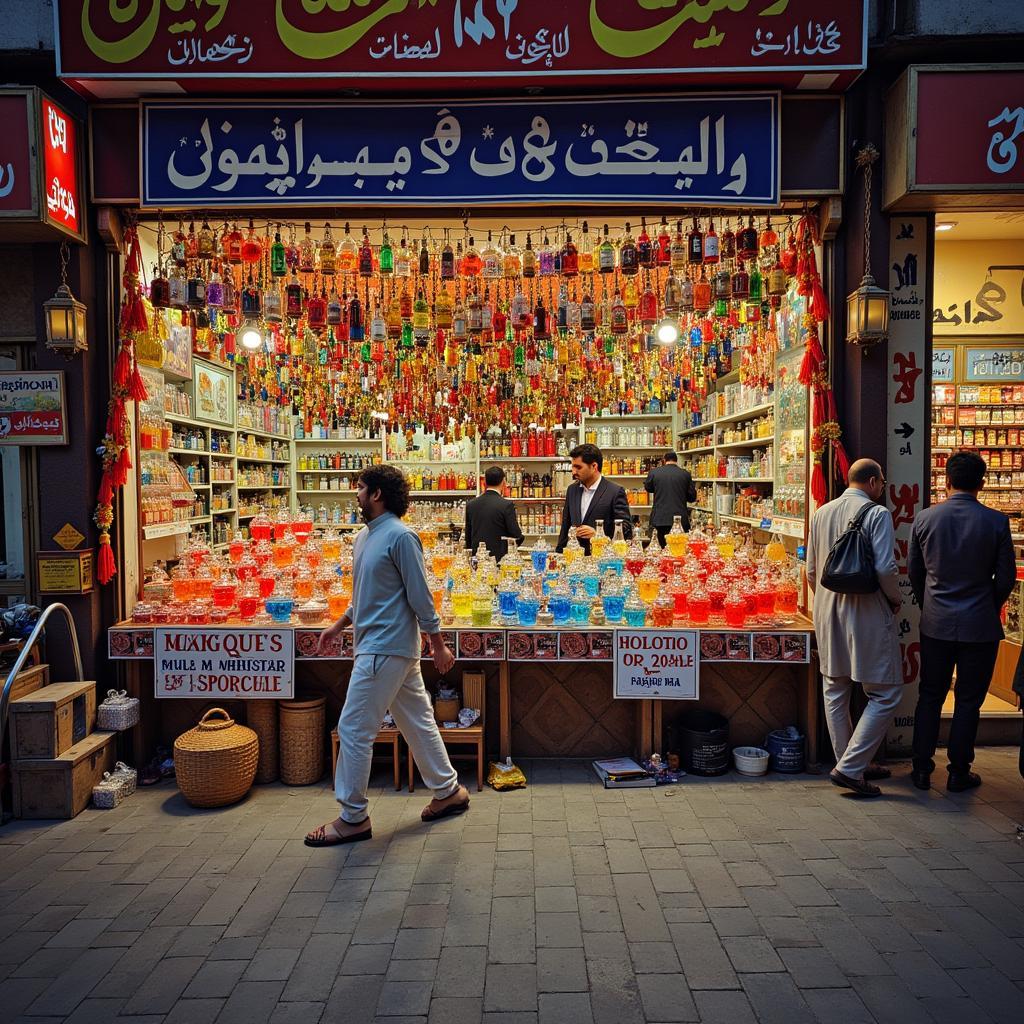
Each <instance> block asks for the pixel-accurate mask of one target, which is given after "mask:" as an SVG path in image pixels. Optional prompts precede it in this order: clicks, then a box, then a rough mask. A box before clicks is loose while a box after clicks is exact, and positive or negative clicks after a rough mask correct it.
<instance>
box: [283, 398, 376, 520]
mask: <svg viewBox="0 0 1024 1024" xmlns="http://www.w3.org/2000/svg"><path fill="white" fill-rule="evenodd" d="M293 445H294V451H295V454H294V466H293V475H294V483H293V487H294V494H295V507H296V509H302V510H304V512H305V514H306V515H307V516H309V517H310V518H311V519H312V520H313V522H315V523H317V524H318V525H320V526H327V525H331V526H336V527H345V528H355V527H358V526H360V525H361V523H362V520H361V519H360V516H359V507H358V504H357V503H356V498H355V495H356V483H357V481H358V478H359V473H360V472H361V471H362V470H363V469H366V468H367V467H368V466H375V465H379V464H380V463H381V461H382V460H383V458H384V442H383V439H382V437H381V436H380V434H374V433H371V432H370V431H368V430H364V429H356V428H354V427H349V426H345V425H339V424H338V423H337V421H334V422H332V423H331V424H330V426H326V427H325V426H321V425H320V424H314V423H313V422H311V421H303V420H302V419H301V418H300V419H299V420H298V421H297V422H296V430H295V440H294V441H293Z"/></svg>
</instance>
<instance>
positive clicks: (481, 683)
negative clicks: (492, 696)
mask: <svg viewBox="0 0 1024 1024" xmlns="http://www.w3.org/2000/svg"><path fill="white" fill-rule="evenodd" d="M486 685H487V677H486V676H485V675H484V673H483V672H463V673H462V706H463V707H464V708H476V710H477V711H479V712H480V719H481V724H483V714H484V687H485V686H486Z"/></svg>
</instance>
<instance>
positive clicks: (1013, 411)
mask: <svg viewBox="0 0 1024 1024" xmlns="http://www.w3.org/2000/svg"><path fill="white" fill-rule="evenodd" d="M931 430H932V464H931V500H932V502H933V503H935V502H938V501H942V500H944V499H945V497H946V460H947V459H948V458H949V456H950V455H952V454H953V452H954V451H960V450H966V451H975V452H977V453H978V454H979V455H980V456H981V457H982V458H983V459H984V460H985V463H986V465H987V466H988V475H987V476H986V478H985V488H984V490H983V491H982V492H981V495H980V496H979V497H980V500H981V501H982V502H984V503H985V504H986V505H989V506H990V507H992V508H996V509H999V510H1000V511H1001V512H1005V513H1006V515H1007V516H1009V519H1010V529H1011V531H1012V532H1013V533H1014V535H1020V534H1024V383H1015V384H973V383H972V384H960V383H941V384H933V385H932V428H931Z"/></svg>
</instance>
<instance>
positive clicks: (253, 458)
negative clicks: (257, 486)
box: [235, 455, 291, 466]
mask: <svg viewBox="0 0 1024 1024" xmlns="http://www.w3.org/2000/svg"><path fill="white" fill-rule="evenodd" d="M235 458H236V459H238V461H239V462H262V463H263V464H264V465H267V466H290V465H291V460H290V459H264V458H262V457H261V456H259V455H236V456H235Z"/></svg>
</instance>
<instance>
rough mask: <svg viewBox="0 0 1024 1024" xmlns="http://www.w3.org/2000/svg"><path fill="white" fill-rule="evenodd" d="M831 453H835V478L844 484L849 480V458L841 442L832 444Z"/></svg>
mask: <svg viewBox="0 0 1024 1024" xmlns="http://www.w3.org/2000/svg"><path fill="white" fill-rule="evenodd" d="M832 451H833V452H835V467H836V476H838V477H839V479H840V480H841V481H842V482H843V483H844V484H845V483H846V482H847V480H849V478H850V457H849V456H848V455H847V454H846V448H845V447H844V446H843V442H842V441H835V442H833V444H832Z"/></svg>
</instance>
